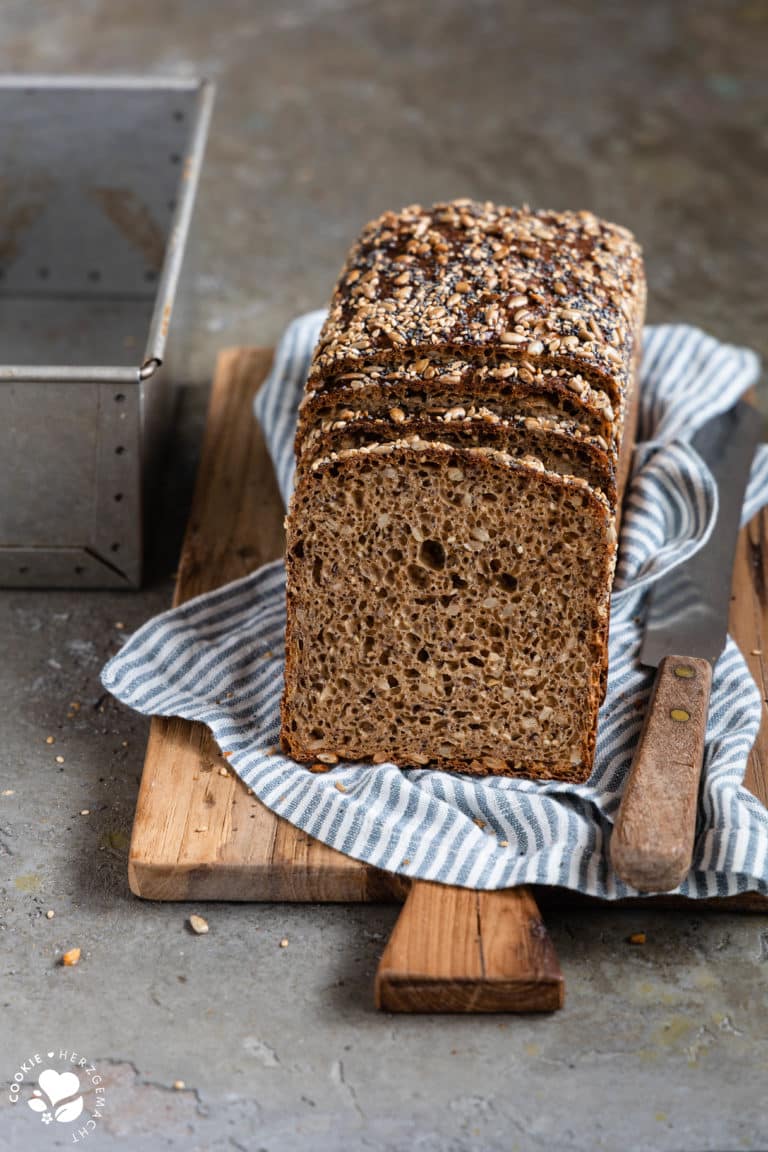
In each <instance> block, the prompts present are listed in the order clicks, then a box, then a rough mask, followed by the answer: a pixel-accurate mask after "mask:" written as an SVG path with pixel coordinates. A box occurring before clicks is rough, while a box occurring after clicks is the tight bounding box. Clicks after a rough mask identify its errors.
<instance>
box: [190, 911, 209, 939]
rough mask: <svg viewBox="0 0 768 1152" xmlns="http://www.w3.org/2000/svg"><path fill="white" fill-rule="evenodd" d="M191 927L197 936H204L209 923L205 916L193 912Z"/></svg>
mask: <svg viewBox="0 0 768 1152" xmlns="http://www.w3.org/2000/svg"><path fill="white" fill-rule="evenodd" d="M189 926H190V928H191V929H192V931H193V932H194V933H195V935H196V936H204V935H205V933H206V932H207V931H208V921H207V920H206V919H205V917H203V916H198V915H197V913H195V912H193V913H192V915H191V916H190V918H189Z"/></svg>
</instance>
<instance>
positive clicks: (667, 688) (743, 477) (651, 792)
mask: <svg viewBox="0 0 768 1152" xmlns="http://www.w3.org/2000/svg"><path fill="white" fill-rule="evenodd" d="M760 424H761V420H760V416H759V414H758V412H757V411H756V409H754V408H753V407H752V406H751V405H749V404H746V403H745V402H743V401H740V402H739V403H738V404H736V406H735V407H734V408H731V409H729V411H727V412H725V413H724V414H723V415H721V416H716V417H714V418H713V419H712V420H710V421H708V423H707V424H705V425H704V426H703V428H701V429H700V430H699V431H698V432H697V433H696V435H695V436H694V437H693V440H692V444H693V447H694V448H695V449H696V451H697V452H698V453H699V455H700V456H701V457H702V458H703V460H704V462H705V463H706V465H707V467H708V468H709V470H710V472H711V473H712V475H713V476H714V478H715V480H716V482H717V488H718V497H719V501H718V505H719V506H718V513H717V520H716V522H715V526H714V528H713V531H712V535H711V536H710V537H709V540H708V541H707V543H706V544H705V545H704V547H703V548H701V549H700V550H699V551H698V552H696V553H695V554H694V555H693V556H692V557H691V558H690V559H689V560H687V561H686V562H685V563H683V564H681V565H679V566H678V567H676V568H673V569H672V571H671V572H669V573H668V574H667V575H666V576H663V577H662V578H661V579H660V580H659V581H658V582H657V583H656V584H654V585H653V587H652V589H651V591H650V593H649V602H648V608H647V615H646V619H645V626H644V632H643V639H642V645H641V648H640V663H641V664H645V665H647V666H649V667H652V668H656V669H657V673H656V680H655V683H654V686H653V690H652V693H651V699H650V703H649V705H648V711H647V713H646V716H645V722H644V724H643V729H642V732H641V734H640V739H639V741H638V745H637V748H636V750H635V755H634V758H633V760H632V765H631V767H630V770H629V776H628V778H627V782H626V784H625V786H624V792H623V795H622V799H621V804H620V807H619V813H618V817H617V819H616V823H615V825H614V829H613V835H612V837H611V846H610V854H611V863H612V864H613V867H614V869H615V871H616V872H617V873H618V875H619V876H620V877H621V879H622V880H624V881H625V883H627V884H631V885H632V886H633V887H634V888H637V889H638V890H639V891H641V892H669V891H670V890H672V889H673V888H677V887H678V886H679V885H680V884H681V883H682V881H683V880H684V878H685V876H686V875H687V873H688V871H689V870H690V867H691V859H692V856H693V845H694V838H695V834H696V815H697V810H698V795H699V784H700V780H701V768H702V763H703V760H704V737H705V733H706V727H707V713H708V710H709V695H710V689H711V686H712V670H713V668H714V665H715V664H716V663H717V660H718V658H719V656H720V654H721V652H722V651H723V648H724V647H725V640H726V636H727V632H728V612H729V607H730V601H731V583H732V576H733V561H734V556H735V553H736V543H737V539H738V534H739V525H740V521H741V509H742V506H743V502H744V492H745V489H746V486H747V482H748V480H749V473H750V468H751V465H752V458H753V456H754V452H755V448H756V446H757V444H758V443H759V441H760Z"/></svg>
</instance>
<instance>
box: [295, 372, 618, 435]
mask: <svg viewBox="0 0 768 1152" xmlns="http://www.w3.org/2000/svg"><path fill="white" fill-rule="evenodd" d="M389 375H390V377H391V378H390V379H382V378H380V377H375V376H370V377H369V376H367V375H365V376H364V378H363V380H362V382H360V381H359V380H352V381H348V382H346V383H345V385H344V387H338V388H334V389H329V390H328V391H311V392H308V393H307V395H306V396H305V398H304V400H303V401H302V404H301V407H300V410H299V422H298V425H297V429H296V451H297V455H298V454H299V453H300V452H301V445H302V442H303V439H304V436H305V435H306V433H307V431H308V430H309V429H310V428H312V427H315V426H316V425H317V424H318V423H320V422H321V421H323V420H327V419H332V418H337V419H338V418H342V419H343V417H339V414H340V413H341V412H342V411H344V410H348V409H352V410H357V411H365V412H366V413H368V415H370V416H378V415H382V414H384V413H385V412H387V411H389V409H390V408H391V407H393V406H398V407H401V408H404V409H406V410H408V409H409V408H411V407H413V406H414V405H415V406H417V407H419V408H421V409H422V410H423V409H425V408H427V409H435V410H440V409H441V408H452V407H456V406H457V405H460V406H463V405H466V404H468V403H473V402H476V403H482V404H483V405H484V406H485V407H487V408H489V409H491V410H492V411H495V412H496V414H497V415H499V416H502V417H512V416H515V415H518V414H521V415H543V416H550V417H552V418H553V419H556V420H557V419H559V420H567V421H571V422H573V423H576V424H578V425H579V426H582V427H583V428H585V429H586V430H587V431H588V433H589V434H591V435H593V436H602V438H603V439H604V440H605V441H606V442H607V443H609V444H616V441H617V439H618V438H619V437H620V435H621V427H622V420H623V406H622V408H621V409H620V410H619V411H618V412H617V411H615V410H614V408H613V406H612V405H611V402H610V400H609V399H608V396H607V395H606V393H605V392H602V391H600V390H598V389H594V388H591V387H590V385H588V384H586V383H585V382H584V380H583V378H581V379H579V380H576V379H575V378H574V377H571V376H569V375H568V374H567V373H563V374H562V375H560V374H554V373H550V372H549V371H548V372H547V373H546V374H545V373H543V372H541V373H535V374H529V373H527V372H525V373H524V376H521V375H520V373H519V372H518V370H517V368H516V367H514V366H513V367H512V370H511V372H510V374H509V375H507V376H502V375H496V374H494V371H493V369H491V370H488V369H483V368H479V369H478V368H476V367H474V366H472V365H465V366H464V370H463V371H456V372H453V373H450V376H448V375H447V374H445V375H443V376H442V378H441V379H439V380H429V379H426V378H424V377H416V376H413V375H412V374H410V373H405V372H403V373H399V372H397V371H394V372H392V373H391V374H389Z"/></svg>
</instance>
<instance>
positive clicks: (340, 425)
mask: <svg viewBox="0 0 768 1152" xmlns="http://www.w3.org/2000/svg"><path fill="white" fill-rule="evenodd" d="M412 436H416V437H418V438H419V439H420V440H435V441H438V442H442V443H444V444H448V445H450V446H452V447H457V448H483V447H486V448H496V449H497V450H498V451H500V452H505V453H506V454H507V455H509V456H513V457H514V458H516V459H519V458H520V457H522V456H530V455H534V456H535V457H537V458H538V459H539V460H541V462H542V464H543V465H544V467H545V468H546V469H547V471H548V472H559V473H560V474H561V475H563V476H579V477H581V478H582V479H583V480H586V481H587V483H589V484H590V485H591V486H592V487H593V488H597V489H599V490H600V491H601V492H602V493H603V494H604V495H605V496H606V498H607V500H608V503H609V504H610V505H611V506H615V504H616V467H615V463H614V457H613V454H612V453H611V452H610V451H609V448H608V444H607V443H606V441H605V440H603V439H602V438H598V437H595V436H589V435H585V434H584V432H583V431H581V430H580V428H579V426H578V425H576V424H573V423H567V422H562V421H557V420H553V419H551V418H550V417H545V416H514V417H511V418H509V419H504V418H502V417H500V416H497V415H495V414H494V413H493V412H491V411H490V410H489V409H488V408H484V407H482V406H480V407H478V406H477V405H476V404H471V405H468V406H467V407H461V406H456V407H454V408H449V409H445V410H443V411H442V412H435V413H430V414H421V413H419V412H416V413H414V414H412V415H408V414H407V413H406V412H404V411H403V410H402V409H401V408H391V409H390V410H389V411H388V412H387V414H386V415H385V416H368V415H366V414H363V413H353V412H349V413H347V414H346V418H344V419H337V420H325V421H323V422H322V423H321V424H319V425H317V426H316V427H314V428H313V429H312V430H311V431H310V432H308V433H307V435H306V436H305V437H304V439H303V443H302V447H301V454H302V459H304V458H306V459H307V460H309V461H310V462H311V461H314V460H315V459H317V458H319V457H331V458H334V457H335V456H337V455H338V454H339V453H340V452H344V451H347V450H348V449H350V448H361V447H364V446H366V445H371V444H377V443H386V442H389V441H394V440H402V439H407V438H408V437H412Z"/></svg>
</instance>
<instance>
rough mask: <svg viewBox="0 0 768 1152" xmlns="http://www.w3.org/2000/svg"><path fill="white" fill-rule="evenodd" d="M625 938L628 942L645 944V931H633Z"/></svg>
mask: <svg viewBox="0 0 768 1152" xmlns="http://www.w3.org/2000/svg"><path fill="white" fill-rule="evenodd" d="M627 940H628V942H629V943H630V944H645V932H633V933H632V935H631V936H628V937H627Z"/></svg>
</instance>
